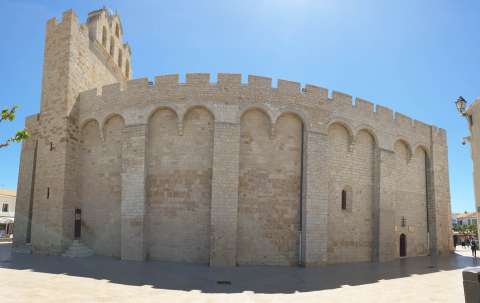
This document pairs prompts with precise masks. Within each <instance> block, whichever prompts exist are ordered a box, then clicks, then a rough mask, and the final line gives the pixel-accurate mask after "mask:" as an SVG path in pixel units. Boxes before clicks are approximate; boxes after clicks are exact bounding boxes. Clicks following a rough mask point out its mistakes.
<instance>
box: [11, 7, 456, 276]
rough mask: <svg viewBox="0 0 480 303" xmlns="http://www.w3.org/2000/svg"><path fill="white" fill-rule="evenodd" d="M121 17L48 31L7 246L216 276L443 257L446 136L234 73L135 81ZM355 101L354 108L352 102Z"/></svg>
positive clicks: (348, 102)
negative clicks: (256, 267) (204, 270)
mask: <svg viewBox="0 0 480 303" xmlns="http://www.w3.org/2000/svg"><path fill="white" fill-rule="evenodd" d="M122 37H123V28H122V26H121V23H120V19H119V17H118V16H117V15H116V14H112V13H109V11H107V10H106V9H101V10H97V11H94V12H91V13H90V14H89V15H88V19H87V22H86V23H85V24H79V21H78V19H77V16H76V15H75V14H74V13H73V12H72V11H67V12H65V13H64V14H63V18H62V21H61V22H57V21H56V20H55V19H51V20H49V21H48V23H47V33H46V41H45V57H44V68H43V82H42V101H41V111H40V113H39V114H37V115H34V116H31V117H29V118H27V120H26V127H27V130H28V131H29V132H31V133H32V137H31V138H30V139H28V140H27V141H25V142H24V143H23V147H22V154H21V165H20V175H19V181H18V194H17V208H16V214H15V216H16V217H15V236H14V246H15V247H16V248H17V249H24V248H28V247H31V250H32V251H33V253H38V254H61V253H63V252H64V251H65V250H66V249H67V248H68V247H69V246H70V245H71V243H72V241H73V239H74V222H75V220H74V217H75V209H77V208H78V209H81V211H82V214H81V219H82V228H81V241H82V242H83V243H84V244H85V245H86V246H88V247H89V248H91V249H93V251H94V252H95V253H96V254H98V255H106V256H115V257H119V258H121V259H126V260H146V259H151V260H162V261H176V262H192V263H203V264H210V265H215V266H217V265H218V266H221V265H226V266H235V265H245V264H268V265H306V266H310V265H322V264H329V263H341V262H357V261H387V260H392V259H396V258H399V257H400V256H408V257H410V256H421V255H427V254H446V253H448V252H449V251H451V249H452V238H451V229H450V224H451V220H450V192H449V180H448V162H447V144H446V134H445V131H444V130H443V129H439V128H437V127H435V126H431V125H426V124H424V123H422V122H419V121H417V120H412V119H410V118H408V117H406V116H404V115H402V114H399V113H394V112H393V111H392V110H391V109H388V108H385V107H382V106H379V105H376V106H375V105H374V104H372V103H370V102H368V101H365V100H362V99H358V98H357V99H355V101H354V102H352V97H351V96H349V95H346V94H344V93H340V92H336V91H333V92H331V94H329V93H328V91H327V90H326V89H324V88H321V87H317V86H313V85H306V86H304V87H301V86H300V84H298V83H296V82H290V81H285V80H278V82H277V85H276V87H272V80H271V79H270V78H264V77H258V76H248V82H247V83H242V80H241V75H239V74H218V75H217V80H216V82H211V80H210V75H209V74H187V75H186V81H185V83H180V82H179V76H178V75H165V76H158V77H156V78H155V81H152V82H150V81H149V80H148V79H147V78H140V79H136V80H131V79H130V78H131V74H132V69H131V59H130V58H131V50H130V48H129V46H128V45H127V44H125V43H124V41H123V39H122ZM352 103H353V105H352Z"/></svg>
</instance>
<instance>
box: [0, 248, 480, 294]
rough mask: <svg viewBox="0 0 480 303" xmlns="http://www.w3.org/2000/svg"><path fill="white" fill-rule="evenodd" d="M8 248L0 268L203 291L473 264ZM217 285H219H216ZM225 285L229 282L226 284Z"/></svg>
mask: <svg viewBox="0 0 480 303" xmlns="http://www.w3.org/2000/svg"><path fill="white" fill-rule="evenodd" d="M10 249H11V244H0V268H9V269H16V270H32V271H35V272H42V273H50V274H64V275H69V276H77V277H86V278H93V279H105V280H108V281H110V282H111V283H118V284H125V285H134V286H135V285H136V286H142V285H151V286H152V287H154V288H160V289H171V290H184V291H191V290H199V291H202V292H205V293H240V292H243V291H252V292H255V293H293V292H308V291H318V290H324V289H333V288H339V287H341V286H342V285H351V286H354V285H361V284H369V283H375V282H377V281H379V280H387V279H396V278H402V277H408V276H410V275H414V274H416V275H422V274H429V273H434V272H438V271H448V270H455V269H458V268H463V267H468V266H478V265H480V262H478V264H477V261H475V260H474V259H472V258H471V257H467V256H462V255H459V254H452V255H449V256H444V257H438V258H434V257H417V258H410V259H401V260H396V261H392V262H387V263H354V264H342V265H331V266H324V267H313V268H301V267H276V266H272V267H269V266H248V267H234V268H212V267H208V266H206V265H191V264H188V265H187V264H175V263H165V262H157V261H148V262H134V261H121V260H118V259H114V258H109V257H99V256H94V257H88V258H83V259H70V258H64V257H59V256H38V255H29V254H17V253H11V252H10ZM219 281H220V283H219ZM229 282H230V284H229Z"/></svg>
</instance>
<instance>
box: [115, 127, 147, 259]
mask: <svg viewBox="0 0 480 303" xmlns="http://www.w3.org/2000/svg"><path fill="white" fill-rule="evenodd" d="M146 136H147V125H146V124H137V125H127V126H125V129H124V132H123V138H124V140H123V146H122V162H123V163H122V202H121V220H122V223H121V226H122V227H121V242H122V244H121V258H122V260H134V261H142V260H145V243H144V241H145V237H144V220H145V146H146V145H145V143H146Z"/></svg>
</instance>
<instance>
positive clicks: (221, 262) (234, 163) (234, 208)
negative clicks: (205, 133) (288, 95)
mask: <svg viewBox="0 0 480 303" xmlns="http://www.w3.org/2000/svg"><path fill="white" fill-rule="evenodd" d="M236 111H238V108H235V107H229V108H227V107H226V108H225V109H223V110H222V112H223V113H224V114H220V115H217V116H216V120H215V131H214V143H213V175H212V204H211V225H210V227H211V241H210V265H211V266H235V265H236V254H237V217H238V215H237V214H238V173H239V154H240V123H239V122H238V120H237V119H236V118H235V117H236V116H237V115H236Z"/></svg>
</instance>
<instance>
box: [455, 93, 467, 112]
mask: <svg viewBox="0 0 480 303" xmlns="http://www.w3.org/2000/svg"><path fill="white" fill-rule="evenodd" d="M455 106H456V107H457V111H458V113H459V114H460V115H462V116H465V115H466V114H465V110H466V108H467V101H465V99H464V98H463V97H462V96H460V97H458V98H457V101H455Z"/></svg>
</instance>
